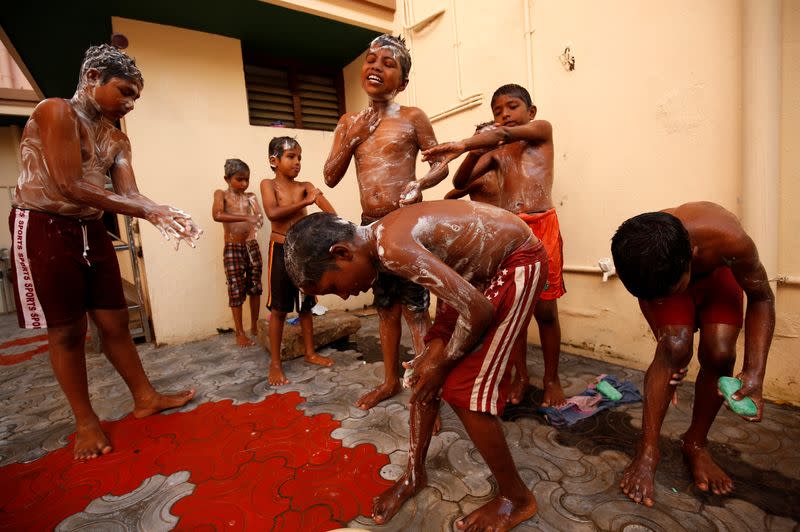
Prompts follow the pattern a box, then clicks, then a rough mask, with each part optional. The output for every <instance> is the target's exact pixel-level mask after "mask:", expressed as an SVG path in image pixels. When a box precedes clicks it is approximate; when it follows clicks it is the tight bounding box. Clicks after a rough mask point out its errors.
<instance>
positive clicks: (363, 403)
mask: <svg viewBox="0 0 800 532" xmlns="http://www.w3.org/2000/svg"><path fill="white" fill-rule="evenodd" d="M402 389H403V386H402V385H401V384H400V381H399V380H398V381H395V382H394V384H387V383H385V382H384V383H383V384H381V385H380V386H378V387H377V388H375V389H374V390H372V391H371V392H367V393H365V394H364V395H362V396H361V398H360V399H359V400H358V401H356V406H357V407H358V408H360V409H361V410H369V409H370V408H372V407H373V406H375V405H377V404H378V403H380V402H381V401H383V400H384V399H388V398H390V397H393V396H395V395H397V394H398V393H400V391H401V390H402Z"/></svg>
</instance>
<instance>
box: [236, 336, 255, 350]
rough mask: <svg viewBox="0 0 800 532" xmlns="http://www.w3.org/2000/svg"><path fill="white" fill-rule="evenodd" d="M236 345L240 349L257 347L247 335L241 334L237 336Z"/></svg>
mask: <svg viewBox="0 0 800 532" xmlns="http://www.w3.org/2000/svg"><path fill="white" fill-rule="evenodd" d="M236 345H238V346H239V347H250V346H251V345H255V342H254V341H253V340H251V339H250V337H249V336H247V335H246V334H244V333H241V334H237V335H236Z"/></svg>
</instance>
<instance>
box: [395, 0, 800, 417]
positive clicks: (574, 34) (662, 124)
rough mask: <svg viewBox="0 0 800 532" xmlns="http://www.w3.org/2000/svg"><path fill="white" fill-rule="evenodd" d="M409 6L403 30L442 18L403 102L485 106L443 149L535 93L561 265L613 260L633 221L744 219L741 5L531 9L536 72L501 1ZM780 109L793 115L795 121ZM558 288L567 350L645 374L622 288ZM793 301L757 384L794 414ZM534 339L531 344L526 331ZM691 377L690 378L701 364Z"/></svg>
mask: <svg viewBox="0 0 800 532" xmlns="http://www.w3.org/2000/svg"><path fill="white" fill-rule="evenodd" d="M403 4H404V5H406V6H408V5H410V8H411V9H412V10H413V16H410V17H408V20H404V19H403V17H404V15H403V14H402V13H401V12H399V13H398V16H397V19H396V29H397V30H399V29H400V27H401V24H400V21H401V20H403V21H404V22H405V23H406V24H409V23H411V24H413V23H414V22H415V21H417V20H419V19H421V18H424V17H425V16H426V15H427V14H429V13H431V12H433V11H436V10H437V9H439V8H441V7H444V8H446V12H445V13H444V15H443V16H442V17H440V18H439V19H437V20H436V21H435V22H434V23H433V24H431V25H430V26H428V27H427V28H425V29H424V30H422V31H420V32H418V33H414V34H413V35H411V40H410V42H411V50H412V57H413V59H414V67H413V76H412V83H411V85H410V86H409V88H408V89H407V90H406V92H405V94H404V95H401V97H400V99H401V101H403V102H404V103H407V104H412V105H417V106H419V107H421V108H422V109H423V110H424V111H425V112H426V113H427V114H428V115H429V116H433V115H435V114H437V113H438V112H440V111H442V110H443V109H447V108H450V107H452V106H454V105H456V104H457V103H459V101H460V97H461V98H467V97H469V96H470V95H472V94H476V93H479V94H482V95H483V103H482V104H481V105H480V106H479V107H477V108H474V109H470V110H468V111H465V112H463V113H460V114H456V115H453V116H450V117H448V118H445V119H443V120H441V121H439V122H436V123H434V128H435V131H436V133H437V136H438V138H439V139H440V140H451V139H456V138H463V137H464V136H467V135H468V134H470V133H471V131H472V128H473V125H474V124H475V123H478V122H482V121H484V120H488V119H490V118H491V113H490V112H489V102H488V99H489V98H490V97H491V93H492V92H493V90H494V89H495V88H496V87H497V86H499V85H501V84H504V83H509V82H513V83H519V84H521V85H528V86H529V88H530V89H532V95H533V98H534V102H535V103H536V104H537V106H538V109H539V111H538V117H539V118H543V119H547V120H549V121H551V122H552V123H553V125H554V135H555V147H556V162H555V175H556V179H555V185H554V190H553V195H554V200H555V201H556V204H557V207H558V210H559V216H560V219H561V223H562V233H563V235H564V242H565V246H564V253H565V262H566V265H567V267H569V266H579V267H582V266H592V265H595V264H596V262H597V260H598V259H600V258H603V257H608V256H609V255H610V250H609V240H610V237H611V235H612V234H613V232H614V230H615V229H616V227H617V226H618V225H619V223H620V222H621V221H622V220H624V219H625V218H627V217H630V216H632V215H635V214H638V213H640V212H644V211H647V210H657V209H661V208H665V207H669V206H674V205H677V204H680V203H683V202H687V201H696V200H711V201H715V202H717V203H720V204H722V205H723V206H725V207H726V208H728V209H730V210H731V211H733V212H734V213H737V214H740V211H741V209H740V202H741V198H740V197H739V196H740V194H741V179H742V160H741V153H742V149H744V147H743V146H742V141H741V137H742V130H741V119H740V111H741V105H742V103H741V102H742V91H741V75H742V74H741V68H742V67H741V61H742V53H741V50H742V35H741V26H742V23H743V21H742V14H741V6H740V5H739V4H738V3H731V2H713V1H704V2H694V1H690V0H682V1H678V2H670V3H663V2H656V1H654V0H653V1H645V2H642V1H637V0H617V1H614V2H611V3H609V2H604V3H590V2H581V1H578V0H567V1H561V2H542V1H532V2H530V11H529V17H530V21H531V27H530V30H531V31H532V32H533V33H532V47H531V51H530V54H531V61H530V67H529V65H528V62H527V54H528V51H527V50H526V40H525V26H524V24H525V20H526V17H525V6H526V4H528V3H527V2H524V1H523V0H517V1H514V2H506V3H505V4H504V6H505V8H504V9H503V10H496V11H494V12H493V16H492V17H485V16H484V11H483V9H482V6H480V5H478V4H475V3H470V2H463V1H460V0H455V1H454V2H452V1H451V2H446V1H444V0H440V1H428V0H426V1H422V0H408V1H407V2H404V3H403ZM790 4H791V5H790ZM783 5H784V7H783V11H784V20H783V26H784V59H783V61H784V81H783V86H784V115H783V135H784V140H783V143H782V145H783V147H784V161H783V177H784V179H783V189H782V198H783V200H782V201H783V203H782V213H783V214H782V235H781V250H782V255H781V257H782V262H781V269H782V271H786V272H787V273H792V274H796V272H798V271H800V267H798V266H800V251H797V250H798V249H800V246H798V245H797V243H796V242H794V240H796V239H797V238H800V237H798V236H797V234H796V233H797V231H796V230H795V228H796V227H797V225H798V223H797V221H798V220H797V219H796V217H797V216H798V214H797V211H798V209H797V208H796V205H797V196H798V193H800V185H798V184H797V183H798V182H800V180H798V179H793V178H792V176H794V175H795V174H796V173H797V168H798V167H799V166H798V164H797V163H798V161H797V160H795V159H796V158H797V155H796V154H790V155H788V156H787V155H786V154H787V152H792V148H791V147H793V146H795V145H796V144H797V141H796V140H795V141H794V142H792V141H791V140H787V137H788V138H790V139H796V138H797V137H798V129H797V127H798V126H797V124H798V123H800V121H798V120H797V116H795V115H796V114H797V108H798V107H797V103H796V102H797V95H798V92H797V89H796V87H798V82H797V81H798V80H797V79H796V78H798V70H797V69H798V63H797V61H796V60H793V59H792V58H795V59H796V57H797V50H796V47H797V31H798V30H797V28H800V24H798V18H797V17H798V15H797V12H798V4H797V3H796V2H794V3H793V2H784V3H783ZM400 7H401V8H402V7H403V5H400ZM453 7H455V14H456V16H455V21H456V24H455V26H454V24H453V20H454V17H453ZM456 33H457V35H458V39H457V40H458V42H459V43H460V46H459V48H458V53H459V54H460V56H459V58H458V59H459V61H460V65H461V69H460V86H461V92H460V94H459V93H458V87H459V83H458V80H459V72H458V71H457V70H456V68H455V67H456V58H455V55H454V51H453V43H454V42H455V41H456ZM567 46H569V47H570V48H571V50H572V53H573V54H574V56H575V58H576V68H575V70H573V71H571V72H569V71H567V70H566V69H565V68H564V67H563V66H562V64H561V62H560V60H559V55H560V54H561V53H562V52H563V51H564V48H565V47H567ZM789 64H790V65H791V66H789ZM529 69H530V70H529ZM787 71H788V72H787ZM531 77H532V80H533V82H532V83H531V82H530V78H531ZM530 85H532V87H531V86H530ZM792 99H793V100H792ZM790 100H791V101H793V103H790ZM787 104H789V105H791V107H792V110H790V111H788V112H786V106H787ZM795 151H796V150H795ZM453 168H455V166H454V167H453ZM787 174H789V175H788V176H787ZM448 188H449V187H448V186H447V185H445V184H442V185H440V186H439V187H436V188H434V189H433V190H432V191H429V192H428V194H426V198H428V199H434V198H440V197H442V195H443V194H444V193H445V191H446V190H447V189H448ZM787 268H788V269H787ZM789 269H791V270H792V271H789ZM566 284H567V286H568V288H569V292H568V294H567V295H566V296H565V297H564V298H563V299H561V300H560V302H559V307H560V316H561V323H562V329H563V342H564V348H565V349H567V350H569V351H574V352H579V353H582V354H586V355H589V356H592V357H595V358H600V359H606V360H609V361H614V362H617V363H622V364H625V365H629V366H634V367H638V368H640V369H644V368H646V367H647V365H648V364H649V363H650V361H651V359H652V353H653V349H654V346H655V342H654V340H653V338H652V335H651V334H650V332H649V330H648V327H647V325H646V323H645V321H644V320H643V318H642V317H641V315H640V313H639V310H638V305H637V304H636V301H635V300H634V299H633V298H632V297H631V296H630V295H629V294H628V293H627V292H626V291H625V290H624V288H623V287H622V286H621V284H620V283H619V282H618V280H616V279H612V280H611V281H609V282H608V283H603V282H602V281H601V279H600V277H599V274H582V273H567V275H566ZM789 291H792V292H789ZM797 291H798V290H797V288H781V289H780V292H779V296H780V297H779V300H778V301H779V302H778V309H779V313H778V327H777V331H776V339H775V342H774V344H773V348H772V351H771V355H770V364H769V367H768V373H767V379H766V380H767V386H766V393H767V395H768V396H770V397H772V398H780V399H784V400H790V401H794V402H800V391H798V389H797V388H796V387H795V386H793V384H794V383H795V381H796V380H797V378H798V370H797V369H796V364H794V362H793V359H794V353H796V351H797V347H798V346H797V344H796V343H795V342H796V339H795V337H796V335H797V334H796V331H797V328H798V323H800V319H798V318H799V317H800V316H798V312H800V307H798V306H797V302H798V299H800V297H795V292H797ZM530 338H531V339H532V340H533V341H538V335H537V331H536V327H535V326H532V327H531V329H530ZM739 364H741V361H740V363H739ZM691 369H692V376H693V375H694V374H696V362H695V363H694V364H693V366H692V368H691Z"/></svg>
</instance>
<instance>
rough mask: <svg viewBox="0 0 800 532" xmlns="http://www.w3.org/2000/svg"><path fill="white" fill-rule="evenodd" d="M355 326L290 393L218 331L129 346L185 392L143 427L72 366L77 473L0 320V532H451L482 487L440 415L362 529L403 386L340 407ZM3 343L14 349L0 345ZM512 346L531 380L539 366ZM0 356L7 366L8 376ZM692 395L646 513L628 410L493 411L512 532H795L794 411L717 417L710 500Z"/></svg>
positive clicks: (396, 435)
mask: <svg viewBox="0 0 800 532" xmlns="http://www.w3.org/2000/svg"><path fill="white" fill-rule="evenodd" d="M362 322H363V327H362V329H361V330H360V331H359V333H358V335H357V336H356V338H355V340H356V341H355V342H352V343H350V344H344V345H339V346H337V348H329V349H326V350H325V354H328V355H330V356H332V357H333V358H334V359H335V361H336V365H335V366H333V367H332V368H326V369H319V368H317V367H310V366H308V365H306V364H304V363H303V362H302V361H301V360H295V361H292V362H290V363H287V364H286V370H287V374H288V376H289V378H290V379H292V381H293V384H291V385H289V386H285V387H282V388H281V389H279V390H276V389H273V388H270V387H268V386H266V385H265V375H266V354H265V353H264V352H263V351H261V350H260V349H259V348H248V349H238V348H235V347H234V346H233V345H232V342H233V338H232V337H231V336H229V335H222V336H216V337H213V338H211V339H209V340H205V341H200V342H193V343H189V344H184V345H180V346H165V347H161V348H158V349H155V348H152V347H144V348H141V349H140V353H141V356H142V360H143V362H144V365H145V368H146V369H147V371H148V373H149V375H150V376H151V379H152V380H153V381H154V383H155V384H156V385H157V387H158V388H159V389H161V390H165V391H169V390H174V391H177V390H180V389H184V388H187V387H193V388H196V389H197V390H198V398H197V399H196V400H195V401H193V402H192V403H190V404H189V405H187V407H186V408H184V409H182V411H181V412H172V413H169V414H164V415H158V416H153V417H151V418H147V419H144V420H135V419H133V418H131V417H129V416H128V417H126V415H127V414H128V413H129V411H130V408H131V404H132V402H131V399H130V396H129V395H128V393H127V389H126V388H125V386H124V384H123V383H122V381H121V379H120V378H119V376H118V375H117V374H116V373H115V372H114V371H113V369H112V368H111V366H110V364H109V363H108V362H107V361H106V360H105V358H104V357H102V356H100V355H89V357H88V367H89V382H90V389H91V392H92V399H93V403H94V405H95V409H96V410H97V412H98V414H99V415H100V416H101V418H103V419H106V420H109V423H108V424H107V427H106V428H107V431H108V432H109V434H110V437H111V438H112V443H113V444H114V446H115V451H114V452H113V453H111V454H110V455H108V456H105V457H102V458H99V459H96V460H94V461H91V462H89V463H80V462H74V461H73V460H72V459H71V452H70V450H69V448H68V447H66V446H67V445H68V437H69V435H70V433H71V432H72V430H73V426H72V420H71V417H70V413H69V409H68V407H67V404H66V401H65V399H64V397H63V395H62V394H61V392H60V390H59V389H58V386H57V384H56V383H55V380H54V379H53V377H52V373H51V370H50V367H49V362H48V360H47V355H46V353H45V352H44V349H43V348H42V346H43V345H45V346H46V344H44V343H43V342H42V341H41V339H33V338H35V337H36V336H37V334H27V335H18V334H19V333H18V332H17V330H16V329H14V323H13V318H10V317H9V316H3V317H0V338H2V340H0V435H1V437H2V441H1V442H0V466H2V467H0V486H2V488H0V529H3V530H42V529H47V528H53V527H56V528H58V529H59V530H74V529H78V528H84V529H85V527H91V528H94V529H100V530H132V529H136V528H137V527H138V529H140V530H147V531H155V530H168V529H171V528H175V527H177V528H179V529H190V528H196V527H198V526H200V525H203V524H207V525H212V526H213V527H215V528H216V529H223V528H225V529H231V530H245V529H247V530H268V529H270V528H271V527H272V529H274V530H291V531H294V530H303V531H305V530H330V529H334V528H338V527H344V526H350V527H354V528H362V529H368V530H398V531H400V530H402V531H408V530H422V531H429V530H431V531H433V530H451V529H453V523H454V521H455V520H456V519H457V518H459V517H460V516H461V515H463V514H464V513H466V512H469V511H471V510H472V509H474V508H476V507H477V506H479V505H481V504H482V503H483V502H485V501H487V500H488V499H490V498H491V497H492V496H493V493H494V491H495V489H496V488H495V483H494V480H493V479H492V478H491V477H490V476H489V475H488V470H487V469H486V467H485V465H484V464H483V461H482V459H481V458H480V455H479V454H478V453H477V452H476V451H475V449H474V447H473V446H472V444H471V442H470V440H469V438H467V436H466V433H465V431H464V429H463V427H462V426H461V424H460V422H459V421H458V419H457V418H456V417H455V415H454V414H453V412H452V411H451V410H450V409H449V408H447V407H445V408H444V409H443V428H442V431H441V433H440V434H439V435H437V436H435V437H434V440H433V442H432V444H431V448H430V451H429V455H428V467H429V480H430V487H429V488H426V489H425V490H423V491H422V492H421V493H420V494H419V495H417V497H415V498H414V499H412V500H411V501H409V502H408V503H407V504H406V505H405V506H404V507H403V509H402V510H401V511H400V513H399V514H398V515H397V516H395V518H394V519H392V521H390V523H389V524H387V525H385V526H382V527H378V526H375V524H374V523H373V522H372V520H371V519H370V518H369V517H368V515H369V513H370V508H369V506H370V499H371V498H372V496H374V495H375V494H376V493H378V492H380V491H381V490H382V489H384V487H385V486H387V485H388V481H389V480H391V479H394V478H397V476H398V475H399V474H400V472H401V470H402V466H403V465H404V464H405V461H406V456H407V454H406V452H407V448H408V444H407V437H408V409H407V407H406V402H407V400H408V392H404V393H402V394H400V395H399V396H397V397H395V398H393V399H391V400H389V401H386V402H384V403H382V404H381V405H379V406H378V407H376V408H374V409H373V410H371V411H370V412H363V411H361V410H359V409H357V408H355V407H353V406H352V403H353V402H354V401H355V400H356V399H357V398H358V397H359V396H360V395H361V394H362V393H364V392H365V391H367V390H368V389H369V388H371V387H372V386H374V385H376V384H377V383H379V382H380V380H381V378H382V374H383V370H382V364H381V363H380V362H379V361H380V346H379V343H378V334H377V326H376V319H375V317H374V316H372V317H368V318H363V320H362ZM17 338H24V339H23V340H22V341H21V342H13V343H9V340H13V339H17ZM26 342H30V343H26ZM405 344H406V345H408V342H407V340H405ZM45 348H46V347H45ZM33 351H37V352H35V353H34V352H33ZM529 351H530V353H529V358H528V362H529V367H530V371H531V375H532V378H533V380H532V382H533V383H534V384H537V383H539V382H540V379H541V371H542V367H541V356H540V354H539V353H538V352H537V351H536V350H535V349H534V348H531V349H530V350H529ZM21 355H24V356H25V357H27V359H26V360H22V361H20V359H21V358H22V356H21ZM28 355H30V356H28ZM9 357H16V359H14V363H13V364H12V363H11V362H10V360H11V358H9ZM3 362H5V364H6V365H2V363H3ZM561 373H562V375H563V377H562V379H563V380H564V384H565V386H566V387H567V392H568V394H570V395H571V394H576V393H579V392H580V391H582V390H583V389H584V388H585V386H586V384H587V383H588V382H590V381H591V380H592V378H593V377H594V376H596V375H597V374H599V373H612V374H614V375H616V376H617V377H619V378H622V379H629V380H631V381H633V382H634V383H636V385H637V386H640V387H641V382H642V374H641V372H638V371H633V370H628V369H624V368H620V367H614V366H609V365H604V364H600V363H598V362H595V361H591V360H588V359H584V358H580V357H576V356H570V355H565V356H564V358H563V362H562V372H561ZM692 395H693V394H692V389H691V386H690V385H684V386H683V387H682V388H681V389H680V391H679V403H678V406H677V407H675V408H670V411H669V412H668V414H667V418H666V421H665V424H664V430H663V432H662V454H663V461H662V464H661V467H660V469H659V472H658V474H657V476H656V481H657V486H656V489H657V494H656V495H657V502H656V505H655V507H653V508H646V507H643V506H638V505H635V504H633V503H631V502H628V500H627V499H626V498H625V497H624V496H623V495H622V494H621V493H620V491H619V488H618V487H617V486H618V483H619V478H620V475H621V472H622V470H623V468H624V466H625V465H626V464H627V461H628V460H629V457H630V455H631V452H632V449H633V445H634V442H635V441H636V436H637V430H638V427H639V422H640V419H641V404H632V405H627V406H624V407H620V408H618V409H615V410H612V411H607V412H603V413H600V414H598V415H597V416H595V417H592V418H590V419H587V420H584V421H582V422H580V423H579V424H577V425H575V426H573V427H571V428H567V429H561V430H556V429H554V428H552V427H550V426H549V425H547V424H546V423H545V421H544V419H543V418H542V417H541V416H540V415H539V414H537V413H536V412H535V405H536V402H537V399H538V398H539V397H540V396H541V391H540V390H538V389H533V390H532V392H531V394H530V397H529V398H528V400H527V401H526V402H525V403H523V405H521V406H519V407H516V408H513V409H509V410H507V416H506V417H507V418H508V420H507V421H506V422H505V423H504V428H505V430H506V434H507V438H508V441H509V444H510V446H511V449H512V453H513V455H514V458H515V460H516V462H517V464H518V467H519V469H520V471H521V472H522V476H523V478H524V479H525V481H526V482H527V483H528V484H529V485H530V486H531V487H532V489H533V490H534V493H535V494H536V496H537V499H538V501H539V513H538V514H537V516H535V517H534V518H533V519H531V520H529V521H527V522H525V523H523V524H522V525H520V526H519V527H518V529H517V530H567V531H573V530H587V531H588V530H625V531H627V532H632V531H639V530H664V531H674V530H692V531H695V530H754V531H760V530H800V524H798V522H799V521H800V496H799V495H798V493H800V444H798V442H800V410H798V409H796V408H790V407H784V406H777V405H768V406H767V408H766V411H765V416H764V417H765V419H764V421H763V422H762V423H761V424H748V423H745V422H743V421H740V420H739V419H738V418H736V417H735V416H734V415H732V414H730V413H728V412H727V411H723V412H722V413H721V414H720V416H719V417H718V419H717V422H716V423H715V425H714V427H713V428H712V432H711V439H712V444H711V447H712V451H713V452H714V454H715V456H716V458H717V460H718V462H719V463H720V465H722V467H723V468H725V469H726V470H727V471H728V472H729V474H731V476H732V477H733V479H734V481H735V482H736V491H735V493H734V494H733V496H730V497H719V496H713V495H706V494H703V493H701V492H698V491H697V490H695V489H693V488H692V484H691V479H690V477H689V475H688V473H687V471H686V469H685V466H684V464H683V462H682V459H681V454H680V450H679V442H678V437H679V435H680V434H681V433H682V432H683V430H685V428H686V426H687V425H688V422H689V416H690V406H691V401H692ZM381 477H382V478H381Z"/></svg>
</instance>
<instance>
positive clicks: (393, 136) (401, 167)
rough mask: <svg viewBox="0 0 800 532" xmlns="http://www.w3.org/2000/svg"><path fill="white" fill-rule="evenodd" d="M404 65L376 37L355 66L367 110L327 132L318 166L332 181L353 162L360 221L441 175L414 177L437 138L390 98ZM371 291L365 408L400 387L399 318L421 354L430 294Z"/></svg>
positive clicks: (393, 288)
mask: <svg viewBox="0 0 800 532" xmlns="http://www.w3.org/2000/svg"><path fill="white" fill-rule="evenodd" d="M410 70H411V56H410V55H409V53H408V50H407V49H406V46H405V41H403V39H401V38H396V37H393V36H391V35H381V36H379V37H377V38H375V40H373V41H372V43H371V44H370V47H369V49H368V50H367V55H366V58H365V59H364V65H363V66H362V68H361V86H362V87H363V89H364V92H366V93H367V96H369V99H370V104H369V107H367V108H366V109H364V110H363V111H361V112H359V113H355V114H354V113H346V114H344V115H343V116H342V117H341V119H339V124H338V125H337V127H336V131H335V133H334V138H333V146H332V147H331V152H330V155H328V160H327V161H326V163H325V169H324V175H325V183H326V184H327V185H328V186H329V187H334V186H336V185H337V184H338V183H339V181H341V179H342V177H344V174H345V172H346V171H347V167H348V166H349V165H350V159H353V158H354V159H355V161H356V177H357V179H358V187H359V193H360V196H361V210H362V214H361V223H362V225H367V224H370V223H372V222H375V221H376V220H379V219H380V218H382V217H383V216H385V215H386V214H388V213H390V212H392V211H394V210H395V209H397V208H398V207H400V206H401V204H408V203H415V202H418V201H420V200H421V199H422V195H421V190H423V189H426V188H429V187H432V186H434V185H436V184H437V183H439V182H440V181H441V180H442V179H444V178H445V177H446V176H447V165H446V164H444V163H443V162H440V161H434V162H433V163H432V171H431V172H430V173H429V174H428V175H427V176H425V177H424V178H423V179H421V180H419V181H416V179H415V169H416V158H417V152H419V150H421V149H426V148H430V147H432V146H434V145H435V144H436V137H435V136H434V134H433V127H432V126H431V123H430V121H429V120H428V117H427V116H425V113H423V112H422V111H421V110H420V109H417V108H416V107H404V106H401V105H399V104H397V103H395V102H394V97H395V96H396V95H397V93H399V92H401V91H402V90H404V89H405V88H406V85H407V84H408V73H409V71H410ZM372 291H373V295H374V303H373V304H374V305H375V306H376V307H377V309H378V317H379V319H380V337H381V345H382V346H383V362H384V370H385V372H386V373H385V376H384V382H383V384H381V385H380V386H378V387H377V388H375V389H374V390H372V391H370V392H369V393H367V394H366V395H364V396H363V397H361V398H360V399H359V400H358V401H356V406H358V407H359V408H362V409H364V410H368V409H370V408H372V407H373V406H375V405H376V404H378V403H379V402H381V401H383V400H384V399H387V398H389V397H392V396H393V395H395V394H397V393H398V392H400V390H401V386H400V366H399V351H400V334H401V331H402V329H401V327H402V325H401V323H400V317H401V315H402V316H405V319H406V322H407V323H408V325H409V328H410V329H411V335H412V338H413V343H414V351H415V353H416V354H417V355H418V354H420V353H421V352H422V349H423V345H422V338H423V337H424V336H425V332H426V331H427V330H428V327H429V326H430V316H429V315H428V305H429V296H428V293H427V292H426V291H425V290H424V289H422V288H421V287H419V286H417V285H415V284H414V283H411V282H407V281H403V280H401V279H398V278H397V277H394V276H390V275H387V274H381V275H380V276H379V277H378V279H377V280H376V283H375V286H373V288H372Z"/></svg>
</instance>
